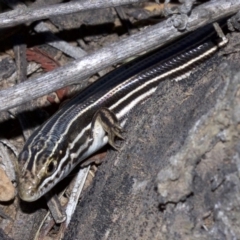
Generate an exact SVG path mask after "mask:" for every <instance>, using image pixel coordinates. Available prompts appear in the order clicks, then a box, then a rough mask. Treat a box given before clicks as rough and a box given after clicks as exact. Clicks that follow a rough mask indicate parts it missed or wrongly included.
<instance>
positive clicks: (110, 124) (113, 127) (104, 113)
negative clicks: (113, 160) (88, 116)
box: [92, 108, 124, 151]
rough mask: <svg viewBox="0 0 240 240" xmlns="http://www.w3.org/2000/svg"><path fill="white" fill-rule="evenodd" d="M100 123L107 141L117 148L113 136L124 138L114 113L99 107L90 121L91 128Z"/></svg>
mask: <svg viewBox="0 0 240 240" xmlns="http://www.w3.org/2000/svg"><path fill="white" fill-rule="evenodd" d="M98 124H100V125H101V127H102V128H103V130H104V131H105V132H106V133H107V135H108V143H109V144H110V145H111V146H112V147H113V148H114V149H115V150H117V151H118V150H119V147H118V146H117V145H116V144H115V142H114V141H115V137H118V138H120V139H122V140H123V139H124V138H123V136H122V132H123V130H122V128H121V126H120V124H119V121H118V119H117V117H116V115H115V114H114V113H113V112H112V111H110V110H109V109H108V108H101V109H99V110H98V111H97V112H96V113H95V115H94V117H93V121H92V129H94V128H95V126H96V125H98Z"/></svg>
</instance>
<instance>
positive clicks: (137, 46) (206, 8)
mask: <svg viewBox="0 0 240 240" xmlns="http://www.w3.org/2000/svg"><path fill="white" fill-rule="evenodd" d="M219 6H221V8H220V7H219ZM239 10H240V1H234V0H229V1H227V3H226V1H225V0H221V1H217V2H216V1H215V2H208V3H205V4H202V5H200V6H199V7H198V8H195V9H194V10H193V12H192V14H191V16H190V17H189V19H188V28H187V30H188V31H186V32H189V31H193V30H195V29H196V28H198V27H201V26H203V25H205V24H207V23H210V22H213V21H216V20H217V19H219V18H222V17H226V16H228V15H231V14H233V13H236V12H237V11H239ZM199 13H202V15H201V14H199ZM186 32H184V33H186ZM182 34H183V33H182V32H179V31H178V30H177V29H176V28H174V27H173V26H172V25H171V24H169V20H168V21H163V22H161V23H159V24H156V25H155V26H151V27H149V28H147V29H144V30H143V31H141V32H139V33H136V34H134V35H132V36H131V37H128V38H124V39H122V40H120V41H118V42H115V43H112V44H110V45H109V46H106V47H103V48H102V49H100V50H98V51H96V52H94V53H92V54H89V55H87V56H86V57H83V58H81V59H79V60H77V61H73V62H72V63H71V64H68V65H66V66H63V67H60V68H58V69H56V70H54V71H52V72H50V73H46V74H43V75H42V76H40V77H37V78H35V79H32V80H31V81H26V82H24V83H20V84H18V85H16V86H14V87H12V88H9V89H6V90H2V91H0V102H1V105H0V111H2V110H6V109H9V108H12V107H15V106H18V105H20V104H23V103H26V102H28V101H30V100H32V99H34V98H37V97H40V96H43V95H45V94H48V93H50V92H53V91H55V90H57V89H59V88H62V87H65V86H67V85H70V84H74V83H76V82H79V81H80V80H82V79H85V78H87V77H89V76H90V75H92V74H94V73H96V72H98V71H100V70H102V69H104V68H105V67H108V66H109V65H112V64H116V63H118V62H120V61H122V60H123V59H126V58H128V57H130V56H133V55H135V54H138V53H140V52H143V51H146V50H149V49H152V48H154V47H156V46H161V45H163V44H164V43H166V42H170V41H171V40H173V39H175V38H177V37H179V36H181V35H182Z"/></svg>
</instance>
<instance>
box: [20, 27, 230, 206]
mask: <svg viewBox="0 0 240 240" xmlns="http://www.w3.org/2000/svg"><path fill="white" fill-rule="evenodd" d="M226 42H227V40H226V38H219V37H218V36H217V34H216V31H215V30H214V28H213V26H212V25H208V26H206V27H204V28H202V29H199V30H197V31H196V32H194V33H192V34H190V35H187V36H186V37H184V38H183V39H181V40H179V41H177V42H174V43H173V44H171V45H169V46H168V47H166V48H164V49H160V50H157V51H154V52H152V53H151V54H148V55H147V56H145V57H141V58H139V59H137V60H135V61H134V64H132V63H128V64H126V65H123V66H122V67H120V68H118V69H116V70H114V71H113V72H111V73H109V74H107V75H106V76H104V77H102V78H101V79H99V80H98V81H96V82H95V83H93V84H91V85H90V86H88V87H87V88H86V89H85V90H83V91H82V92H80V93H79V94H78V95H77V96H76V97H74V98H73V99H72V100H70V101H69V102H68V103H66V104H65V105H64V106H63V107H62V108H61V109H60V110H59V111H58V112H57V113H56V114H55V115H53V116H52V117H51V118H50V119H49V120H48V121H46V122H45V123H44V124H43V125H42V126H41V127H40V128H38V129H37V130H36V131H34V133H33V134H32V136H31V137H30V138H29V139H28V140H27V141H26V143H25V146H24V147H23V150H22V152H21V153H20V155H19V169H20V170H19V173H18V175H19V195H20V197H21V198H22V199H23V200H25V201H35V200H37V199H38V198H40V197H41V196H42V195H44V194H45V193H46V192H48V191H49V190H50V189H52V188H53V187H54V186H55V185H56V184H57V183H58V182H59V181H60V180H61V179H63V178H64V177H65V176H67V175H68V174H69V173H70V171H71V170H72V169H73V168H74V167H75V166H76V165H77V164H79V163H81V162H83V161H84V160H85V159H86V158H87V157H89V156H90V155H92V154H93V153H95V152H96V151H97V150H99V149H100V148H102V147H103V146H104V145H106V144H110V145H111V146H112V147H113V148H115V149H118V147H117V146H116V144H115V138H116V137H118V138H122V129H123V127H124V125H125V123H126V120H127V116H128V114H129V112H130V111H131V110H132V109H133V108H134V107H135V106H136V105H137V104H138V103H140V102H142V101H143V100H145V99H146V98H148V97H149V96H150V95H152V94H153V93H154V91H155V90H156V88H157V86H158V83H159V82H160V81H163V80H166V79H176V78H179V77H181V76H182V75H183V74H185V73H187V72H189V71H190V70H191V69H192V68H194V67H196V65H197V64H199V62H201V61H203V60H204V59H206V58H208V57H209V56H211V55H212V54H213V53H214V52H216V51H217V49H218V48H219V47H221V46H223V45H224V44H226Z"/></svg>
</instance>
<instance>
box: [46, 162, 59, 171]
mask: <svg viewBox="0 0 240 240" xmlns="http://www.w3.org/2000/svg"><path fill="white" fill-rule="evenodd" d="M56 167H57V161H51V162H50V163H49V164H48V166H47V174H52V173H54V172H55V170H56Z"/></svg>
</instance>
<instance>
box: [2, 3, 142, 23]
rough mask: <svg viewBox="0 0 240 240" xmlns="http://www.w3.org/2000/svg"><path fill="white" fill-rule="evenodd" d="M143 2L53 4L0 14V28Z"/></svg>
mask: <svg viewBox="0 0 240 240" xmlns="http://www.w3.org/2000/svg"><path fill="white" fill-rule="evenodd" d="M143 1H144V0H106V1H103V0H94V1H88V0H85V1H77V2H68V3H63V4H55V5H51V6H45V7H41V8H36V9H17V10H13V11H9V12H6V13H2V14H0V27H11V26H16V25H19V24H22V23H26V22H30V21H36V20H39V19H45V18H49V17H53V16H59V15H63V14H70V13H76V12H80V11H86V10H92V9H99V8H108V7H116V6H120V5H126V4H132V3H139V2H143Z"/></svg>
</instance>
